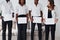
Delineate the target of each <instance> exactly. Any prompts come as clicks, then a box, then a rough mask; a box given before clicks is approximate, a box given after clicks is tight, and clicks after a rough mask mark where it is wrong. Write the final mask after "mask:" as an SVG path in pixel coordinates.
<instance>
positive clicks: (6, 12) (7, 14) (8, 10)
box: [1, 1, 13, 21]
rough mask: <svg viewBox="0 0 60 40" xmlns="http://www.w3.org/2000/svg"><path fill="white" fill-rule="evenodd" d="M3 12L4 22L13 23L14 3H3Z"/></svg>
mask: <svg viewBox="0 0 60 40" xmlns="http://www.w3.org/2000/svg"><path fill="white" fill-rule="evenodd" d="M1 10H2V16H3V19H4V21H11V20H12V12H13V6H12V3H11V2H10V1H9V2H8V3H7V2H6V1H3V2H2V4H1Z"/></svg>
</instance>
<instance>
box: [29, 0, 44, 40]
mask: <svg viewBox="0 0 60 40" xmlns="http://www.w3.org/2000/svg"><path fill="white" fill-rule="evenodd" d="M38 1H39V0H34V4H33V6H32V7H31V8H30V9H29V10H30V12H29V15H30V19H31V40H34V29H35V25H36V24H37V25H38V36H39V40H42V21H43V20H42V18H43V17H42V15H43V13H42V5H41V4H39V3H38Z"/></svg>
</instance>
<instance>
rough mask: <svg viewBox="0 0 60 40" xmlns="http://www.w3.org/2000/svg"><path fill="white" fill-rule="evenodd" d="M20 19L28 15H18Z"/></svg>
mask: <svg viewBox="0 0 60 40" xmlns="http://www.w3.org/2000/svg"><path fill="white" fill-rule="evenodd" d="M18 17H27V16H26V15H18Z"/></svg>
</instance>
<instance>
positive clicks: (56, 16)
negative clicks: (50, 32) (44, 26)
mask: <svg viewBox="0 0 60 40" xmlns="http://www.w3.org/2000/svg"><path fill="white" fill-rule="evenodd" d="M55 18H57V19H58V18H59V13H58V8H57V7H56V6H55Z"/></svg>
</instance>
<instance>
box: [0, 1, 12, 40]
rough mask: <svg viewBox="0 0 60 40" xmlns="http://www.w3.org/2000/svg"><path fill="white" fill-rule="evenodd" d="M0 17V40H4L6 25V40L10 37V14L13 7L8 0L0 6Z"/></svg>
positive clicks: (9, 39)
mask: <svg viewBox="0 0 60 40" xmlns="http://www.w3.org/2000/svg"><path fill="white" fill-rule="evenodd" d="M1 10H2V13H1V16H0V18H1V19H2V40H6V27H7V25H8V40H11V37H12V14H13V6H12V3H11V2H10V0H5V1H3V2H2V4H1Z"/></svg>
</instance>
